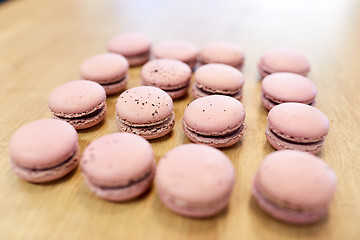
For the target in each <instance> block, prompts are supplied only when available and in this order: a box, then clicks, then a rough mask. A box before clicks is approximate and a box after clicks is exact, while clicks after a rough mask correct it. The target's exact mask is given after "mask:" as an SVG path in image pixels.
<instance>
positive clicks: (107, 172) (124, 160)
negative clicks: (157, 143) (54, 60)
mask: <svg viewBox="0 0 360 240" xmlns="http://www.w3.org/2000/svg"><path fill="white" fill-rule="evenodd" d="M80 166H81V169H82V173H83V176H84V179H85V182H86V184H87V186H88V187H89V189H90V190H91V191H92V192H93V193H95V194H96V195H97V196H99V197H101V198H103V199H106V200H110V201H126V200H130V199H133V198H135V197H137V196H139V195H140V194H142V193H144V192H145V191H146V190H147V189H148V188H149V187H150V186H151V184H152V180H153V178H154V175H155V160H154V153H153V150H152V148H151V145H150V143H149V142H148V141H146V140H145V139H144V138H142V137H139V136H137V135H135V134H131V133H113V134H108V135H105V136H102V137H100V138H97V139H95V140H94V141H92V142H91V143H90V144H89V145H88V146H87V147H86V149H85V150H84V153H83V155H82V157H81V160H80Z"/></svg>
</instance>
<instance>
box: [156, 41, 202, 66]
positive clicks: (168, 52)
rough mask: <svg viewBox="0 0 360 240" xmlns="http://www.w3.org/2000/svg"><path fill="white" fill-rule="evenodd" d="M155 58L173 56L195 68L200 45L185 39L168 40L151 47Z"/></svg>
mask: <svg viewBox="0 0 360 240" xmlns="http://www.w3.org/2000/svg"><path fill="white" fill-rule="evenodd" d="M151 52H152V55H153V56H154V57H155V58H173V59H177V60H180V61H183V62H185V63H186V64H188V65H189V66H190V68H191V69H194V67H195V65H196V63H197V57H198V54H199V49H198V47H197V46H196V45H195V44H193V43H191V42H189V41H185V40H177V39H174V40H166V41H163V42H161V43H158V44H156V45H155V46H154V47H153V48H152V49H151Z"/></svg>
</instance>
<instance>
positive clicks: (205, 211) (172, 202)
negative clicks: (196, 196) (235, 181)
mask: <svg viewBox="0 0 360 240" xmlns="http://www.w3.org/2000/svg"><path fill="white" fill-rule="evenodd" d="M158 195H159V197H160V199H161V201H162V202H163V203H164V205H165V206H166V207H168V208H169V209H170V210H172V211H174V212H175V213H178V214H180V215H183V216H187V217H192V218H207V217H212V216H214V215H216V214H218V213H220V212H221V211H222V210H223V209H225V208H226V207H227V205H228V203H229V200H230V194H229V195H228V196H226V197H224V198H223V199H221V200H219V201H217V202H209V203H206V204H204V203H202V204H200V203H197V204H196V203H193V204H191V203H187V202H185V201H182V200H181V199H175V198H173V197H171V196H169V195H167V194H166V193H165V192H161V191H158Z"/></svg>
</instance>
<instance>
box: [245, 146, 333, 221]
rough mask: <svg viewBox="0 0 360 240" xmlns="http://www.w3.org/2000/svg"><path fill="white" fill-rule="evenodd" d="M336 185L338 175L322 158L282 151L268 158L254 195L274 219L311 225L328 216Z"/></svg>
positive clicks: (257, 177)
mask: <svg viewBox="0 0 360 240" xmlns="http://www.w3.org/2000/svg"><path fill="white" fill-rule="evenodd" d="M336 182H337V180H336V175H335V173H334V172H333V171H332V170H331V169H330V167H329V166H328V165H327V164H326V163H325V162H324V161H322V160H321V159H320V158H318V157H316V156H314V155H311V154H309V153H305V152H300V151H293V150H282V151H277V152H273V153H271V154H269V155H268V156H266V157H265V159H264V161H263V162H262V163H261V165H260V167H259V169H258V171H257V173H256V174H255V177H254V181H253V186H252V194H253V196H254V198H255V200H256V201H257V203H258V204H259V206H260V207H261V208H262V209H263V210H264V211H265V212H267V213H268V214H270V215H271V216H273V217H274V218H276V219H278V220H281V221H283V222H286V223H293V224H310V223H314V222H316V221H319V220H320V219H321V218H323V217H324V216H325V215H326V213H327V211H328V206H329V204H330V202H331V200H332V197H333V195H334V192H335V189H336Z"/></svg>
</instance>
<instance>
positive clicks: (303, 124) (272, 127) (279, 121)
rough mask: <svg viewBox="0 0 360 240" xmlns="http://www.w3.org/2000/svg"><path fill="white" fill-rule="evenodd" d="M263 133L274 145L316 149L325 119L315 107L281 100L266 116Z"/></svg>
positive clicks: (321, 140) (325, 130) (325, 127)
mask: <svg viewBox="0 0 360 240" xmlns="http://www.w3.org/2000/svg"><path fill="white" fill-rule="evenodd" d="M267 120H268V124H267V129H266V131H265V135H266V137H267V139H268V141H269V143H270V144H271V145H272V146H273V147H274V148H275V149H278V150H280V149H291V150H300V151H306V152H310V153H313V154H316V153H318V152H319V151H320V150H321V148H322V147H323V145H324V139H325V136H326V135H327V134H328V131H329V125H330V123H329V119H328V118H327V117H326V115H325V114H324V113H322V112H321V111H320V110H319V109H317V108H315V107H312V106H309V105H307V104H302V103H282V104H279V105H277V106H275V107H273V108H272V109H271V110H270V111H269V114H268V117H267Z"/></svg>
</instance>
